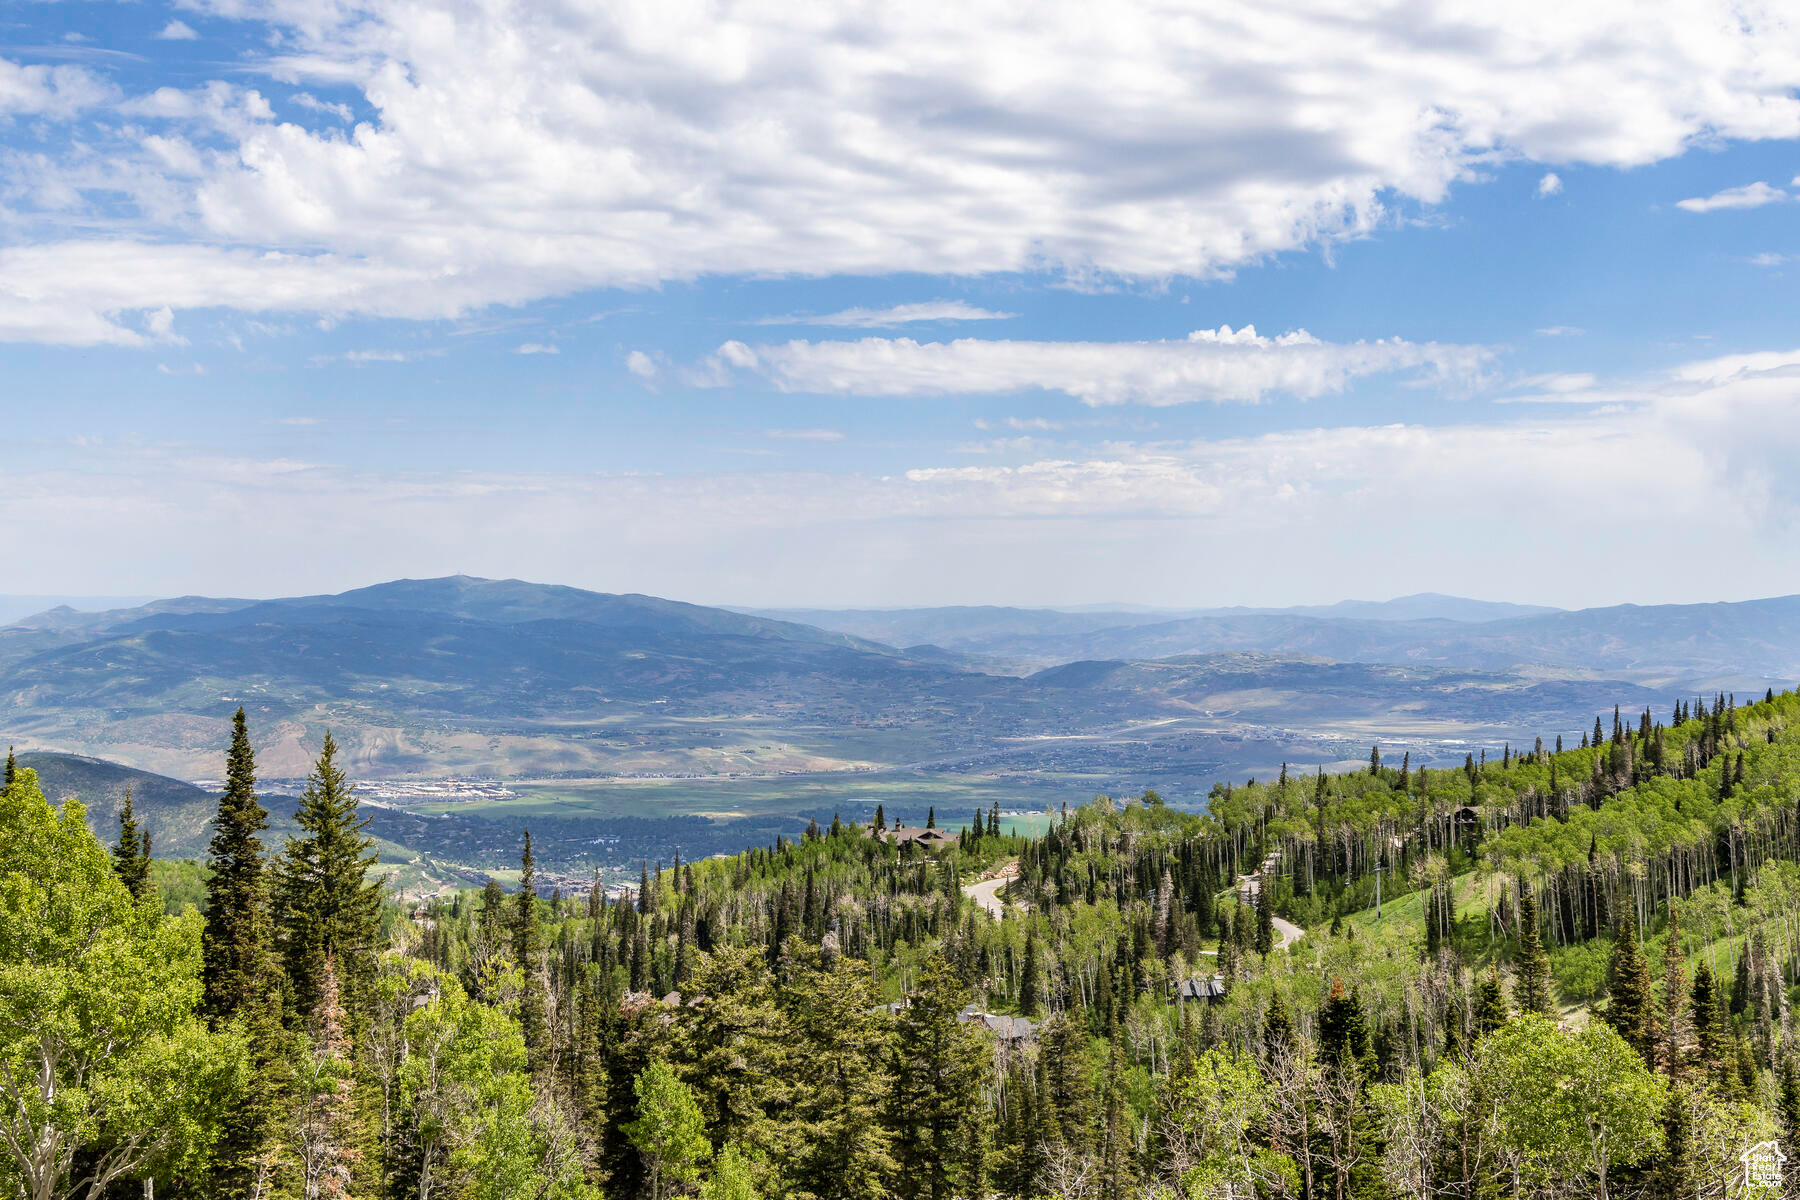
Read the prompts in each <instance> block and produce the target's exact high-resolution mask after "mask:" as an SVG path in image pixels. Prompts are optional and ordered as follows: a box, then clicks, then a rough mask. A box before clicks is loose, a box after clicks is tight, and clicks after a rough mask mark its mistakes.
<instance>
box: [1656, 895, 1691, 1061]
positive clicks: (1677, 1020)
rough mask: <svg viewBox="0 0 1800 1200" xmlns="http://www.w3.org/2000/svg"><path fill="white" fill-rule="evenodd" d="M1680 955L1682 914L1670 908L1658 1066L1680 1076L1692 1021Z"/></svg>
mask: <svg viewBox="0 0 1800 1200" xmlns="http://www.w3.org/2000/svg"><path fill="white" fill-rule="evenodd" d="M1683 963H1684V959H1683V956H1682V953H1681V912H1680V909H1679V907H1678V906H1677V905H1675V904H1673V903H1671V904H1670V905H1669V928H1668V931H1667V939H1666V941H1665V942H1664V945H1663V1007H1662V1051H1661V1055H1660V1058H1659V1061H1658V1063H1657V1065H1658V1066H1659V1067H1660V1068H1661V1069H1662V1071H1663V1072H1664V1073H1665V1074H1667V1075H1679V1074H1680V1073H1681V1067H1682V1062H1681V1059H1682V1053H1683V1050H1682V1048H1683V1045H1684V1043H1685V1042H1686V1040H1687V1033H1688V1028H1689V1024H1690V1022H1689V1021H1688V1016H1687V1006H1688V987H1687V972H1686V970H1685V969H1684V966H1683Z"/></svg>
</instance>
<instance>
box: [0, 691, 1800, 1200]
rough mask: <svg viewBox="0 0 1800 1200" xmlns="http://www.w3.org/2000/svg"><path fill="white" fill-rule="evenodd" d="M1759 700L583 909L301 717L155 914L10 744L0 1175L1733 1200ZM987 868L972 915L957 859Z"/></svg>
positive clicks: (870, 847) (1781, 719) (1765, 935)
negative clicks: (345, 767) (196, 878)
mask: <svg viewBox="0 0 1800 1200" xmlns="http://www.w3.org/2000/svg"><path fill="white" fill-rule="evenodd" d="M1796 716H1800V698H1797V697H1795V696H1794V695H1793V694H1787V693H1784V694H1782V695H1779V696H1777V695H1775V694H1774V693H1773V692H1772V691H1771V692H1770V693H1769V694H1768V695H1766V696H1765V697H1764V699H1763V700H1761V701H1759V702H1756V703H1753V704H1746V705H1738V704H1737V703H1736V702H1735V699H1733V698H1730V697H1725V696H1720V697H1716V698H1713V699H1710V700H1700V701H1694V702H1688V701H1683V702H1681V703H1680V704H1678V705H1677V706H1676V707H1675V708H1674V710H1673V711H1672V712H1671V713H1670V721H1669V722H1668V723H1667V724H1664V723H1661V722H1658V721H1657V720H1655V718H1654V717H1653V716H1652V715H1651V714H1649V713H1641V714H1638V715H1637V717H1636V719H1634V720H1629V721H1628V720H1626V719H1625V718H1624V717H1623V716H1622V715H1620V714H1614V717H1613V722H1612V728H1611V729H1610V731H1609V730H1608V729H1607V728H1606V727H1605V726H1604V724H1602V723H1600V722H1597V724H1596V730H1595V732H1594V734H1593V735H1591V736H1584V737H1583V738H1582V739H1581V741H1582V743H1583V744H1581V745H1578V746H1572V747H1567V748H1565V747H1563V746H1561V745H1560V744H1558V745H1555V746H1554V747H1553V748H1552V747H1545V746H1544V745H1543V744H1542V743H1541V742H1540V743H1538V744H1537V745H1535V746H1533V747H1532V748H1531V749H1529V750H1524V751H1521V752H1517V753H1515V752H1514V750H1513V749H1512V747H1510V746H1507V747H1503V748H1502V749H1501V752H1500V753H1499V754H1498V755H1495V756H1491V757H1490V756H1486V755H1482V756H1480V757H1479V758H1477V757H1476V756H1474V755H1471V756H1470V757H1469V758H1468V759H1467V760H1466V761H1465V763H1464V764H1463V765H1462V766H1461V767H1460V768H1450V769H1444V768H1421V767H1414V766H1413V764H1412V763H1411V760H1410V757H1407V756H1402V761H1401V764H1400V765H1399V766H1398V767H1394V766H1393V765H1391V762H1384V761H1383V759H1382V756H1381V754H1380V748H1379V747H1378V748H1376V749H1375V750H1374V751H1372V752H1371V755H1370V761H1369V764H1368V766H1367V768H1365V769H1360V770H1357V771H1353V772H1344V773H1339V774H1325V773H1322V772H1315V773H1313V774H1312V775H1310V776H1307V775H1302V774H1299V773H1293V774H1290V773H1289V772H1288V771H1287V770H1285V769H1284V770H1283V771H1282V772H1281V773H1280V775H1279V777H1277V778H1276V779H1274V780H1271V781H1268V782H1263V783H1258V782H1256V781H1254V780H1252V781H1249V782H1247V783H1244V784H1234V785H1221V786H1220V787H1218V788H1216V789H1215V791H1214V794H1213V796H1212V797H1211V803H1210V804H1209V808H1208V811H1207V812H1206V813H1203V814H1196V813H1187V812H1180V811H1177V810H1175V809H1173V808H1171V807H1169V806H1168V805H1166V804H1165V803H1163V802H1162V800H1161V798H1160V797H1158V796H1157V795H1156V794H1155V793H1153V792H1148V793H1145V794H1144V795H1143V796H1141V797H1136V798H1132V799H1128V800H1122V801H1116V800H1113V799H1111V798H1107V797H1101V798H1097V799H1096V800H1095V801H1094V802H1093V803H1090V804H1087V805H1084V806H1081V807H1079V808H1076V809H1072V810H1066V811H1065V812H1064V813H1063V814H1062V815H1061V816H1060V818H1059V819H1058V820H1056V821H1055V822H1054V823H1053V825H1052V826H1051V828H1050V829H1049V830H1048V831H1047V832H1046V833H1045V834H1044V835H1042V836H1041V837H1035V838H1025V837H1019V836H1011V835H1004V834H1002V833H1001V831H1000V821H999V814H998V812H997V811H992V810H990V811H989V812H987V813H982V812H979V811H978V812H976V813H974V814H973V815H972V817H971V818H969V819H968V820H967V821H966V823H964V824H962V825H961V826H960V827H959V828H958V829H957V832H956V835H955V837H954V838H953V839H952V840H951V841H950V842H949V844H947V845H946V846H944V847H943V848H942V849H938V850H926V849H922V848H919V847H916V846H911V845H907V844H896V843H894V842H890V841H888V840H887V839H886V838H885V837H879V836H870V835H871V833H872V832H876V831H875V830H873V829H871V828H865V827H863V826H859V825H856V824H850V823H845V822H843V821H841V820H838V819H836V818H834V819H833V820H832V822H831V823H830V825H828V826H822V825H819V824H816V823H815V824H814V825H813V826H812V827H810V828H809V829H808V830H807V831H806V832H805V833H804V834H803V835H802V836H800V837H798V838H795V839H792V840H788V839H785V838H782V839H777V840H776V841H775V842H774V843H773V844H771V845H768V846H763V847H756V848H753V849H749V850H746V851H744V852H742V853H739V854H736V855H733V856H730V857H718V858H712V859H708V860H705V861H701V862H688V863H683V862H680V861H679V860H677V861H675V862H674V863H672V864H666V865H665V864H654V865H653V864H650V863H648V862H646V863H645V864H643V869H642V874H641V877H640V885H639V886H638V887H637V888H636V889H633V890H632V891H631V892H630V893H629V894H627V895H623V896H619V897H613V896H609V895H607V893H606V892H605V891H604V890H603V889H601V888H599V887H597V886H596V887H594V888H592V889H590V890H589V891H588V892H587V893H586V894H585V895H567V896H565V895H563V894H561V893H560V892H556V893H553V894H551V895H549V896H545V895H542V894H541V892H540V889H539V887H538V880H537V876H536V863H535V859H534V856H533V850H532V845H531V840H530V835H529V834H526V835H525V838H524V842H523V845H522V846H521V847H520V881H519V887H518V888H517V889H516V890H514V891H512V892H510V893H509V892H507V891H506V890H504V889H503V888H502V887H501V886H500V885H499V884H498V883H496V882H490V883H489V884H488V886H487V887H486V888H485V889H484V890H482V891H480V892H474V891H464V892H457V893H454V894H448V895H441V896H436V897H430V898H425V899H420V900H414V901H408V902H405V903H402V902H401V901H400V900H399V899H398V898H396V897H394V896H391V895H390V894H389V891H388V888H387V886H386V882H385V880H383V879H382V878H380V877H379V876H378V874H377V865H378V862H377V855H376V853H375V849H374V845H373V842H372V840H371V839H370V837H369V836H368V834H367V832H366V830H365V828H364V826H365V824H366V819H365V818H364V817H363V816H362V815H361V814H360V813H359V812H358V809H357V804H356V799H355V795H354V792H353V791H352V789H351V787H350V785H349V783H348V781H347V780H346V778H345V776H344V774H343V772H342V770H341V769H340V767H339V765H338V763H337V761H336V750H335V746H334V745H333V743H332V742H331V740H330V738H329V737H327V738H326V739H325V742H324V745H323V747H322V749H321V753H320V756H319V758H318V760H317V762H316V763H315V765H314V770H313V772H312V776H311V778H310V780H309V782H308V786H307V788H306V790H305V792H304V794H303V795H302V797H301V799H300V801H299V810H298V812H297V813H296V824H297V826H298V833H297V834H296V835H295V836H293V837H291V838H288V839H286V840H285V842H284V844H283V845H282V846H280V847H271V846H267V845H265V844H264V841H263V837H262V835H263V833H264V832H265V831H266V830H267V827H268V823H267V818H268V814H267V811H266V810H265V809H264V808H263V806H262V804H261V801H260V799H259V798H258V795H257V791H256V775H255V758H254V753H253V751H252V748H251V741H250V736H249V730H248V728H247V725H246V721H245V718H244V715H243V713H242V712H241V711H240V712H239V713H238V714H237V717H236V719H235V722H234V726H233V734H232V739H231V745H230V747H229V750H228V753H227V781H226V785H225V787H224V789H223V794H222V796H221V799H220V804H219V811H218V814H217V816H216V818H215V821H214V825H213V838H212V841H211V843H210V846H209V854H208V860H207V863H206V869H205V871H204V889H205V894H204V902H203V904H202V905H201V906H200V907H199V908H198V909H196V908H193V907H188V908H185V909H184V911H181V912H177V913H173V914H166V913H165V912H164V905H163V904H162V903H161V902H160V900H159V898H158V897H157V895H156V884H155V879H156V876H157V872H156V871H155V870H153V869H152V868H153V866H155V865H156V864H152V862H151V860H150V853H149V847H148V839H149V833H150V831H149V830H148V829H147V828H146V827H145V826H144V825H143V823H142V822H141V821H140V820H139V818H138V815H137V814H136V813H135V812H134V811H133V809H132V808H131V806H130V805H129V803H128V804H127V805H126V807H125V809H124V811H123V813H122V815H121V828H120V831H119V835H118V838H117V840H116V844H115V845H114V846H112V847H110V848H109V847H107V846H105V845H103V844H102V843H100V842H99V841H98V840H97V839H96V838H95V837H94V835H93V834H92V833H91V832H90V831H89V830H88V829H87V826H86V823H85V816H84V814H83V813H82V811H81V809H80V806H79V805H78V804H75V803H73V802H66V803H64V804H63V805H61V806H60V807H58V806H53V805H51V804H50V803H49V802H48V801H47V800H46V799H45V798H44V797H43V796H42V794H41V793H40V792H39V791H38V789H37V787H36V783H35V780H34V778H33V777H32V775H31V773H30V772H28V771H15V770H13V769H12V768H11V766H10V764H9V767H8V771H7V776H6V783H5V791H4V794H3V796H4V800H3V808H0V881H3V882H0V1038H3V1039H4V1043H3V1045H0V1065H3V1066H4V1068H5V1069H4V1070H0V1087H3V1088H4V1092H3V1094H0V1099H3V1100H4V1104H5V1106H6V1107H5V1112H4V1113H3V1114H0V1170H3V1171H4V1173H5V1174H6V1175H7V1182H9V1183H11V1184H12V1185H13V1186H14V1190H15V1192H16V1193H17V1194H18V1195H20V1196H22V1197H29V1198H30V1200H49V1198H50V1197H63V1196H81V1197H88V1196H93V1197H99V1196H112V1195H128V1194H129V1195H135V1194H139V1193H140V1192H141V1193H142V1194H146V1195H148V1194H151V1193H152V1192H153V1191H155V1190H161V1191H162V1192H163V1194H164V1195H165V1196H168V1195H174V1196H189V1195H191V1196H220V1197H232V1198H234V1200H235V1198H237V1197H255V1198H258V1200H261V1198H264V1197H271V1198H272V1197H289V1196H292V1197H304V1198H305V1200H314V1198H315V1197H327V1196H355V1197H367V1198H369V1200H377V1198H380V1200H386V1198H389V1197H393V1198H400V1197H416V1198H418V1200H432V1198H435V1197H443V1198H456V1197H469V1198H483V1200H485V1198H489V1197H493V1198H500V1197H525V1196H532V1197H570V1198H574V1197H595V1198H598V1197H619V1198H625V1197H639V1196H647V1197H653V1198H654V1200H665V1198H667V1197H671V1196H677V1195H700V1196H704V1197H712V1198H715V1200H717V1198H726V1197H730V1198H732V1200H749V1198H753V1197H778V1196H779V1197H787V1196H795V1197H812V1198H819V1200H825V1198H840V1197H841V1198H844V1200H852V1198H857V1200H860V1198H863V1197H871V1198H872V1197H886V1196H897V1197H904V1198H906V1200H913V1198H917V1197H930V1198H931V1200H952V1198H972V1197H978V1196H980V1197H985V1196H994V1195H999V1196H1007V1197H1017V1198H1021V1200H1024V1198H1035V1197H1070V1198H1074V1197H1109V1198H1111V1197H1118V1198H1123V1197H1140V1196H1142V1197H1150V1196H1159V1197H1191V1198H1199V1197H1207V1198H1208V1200H1245V1198H1246V1197H1248V1196H1249V1195H1250V1194H1251V1193H1254V1194H1256V1195H1257V1196H1258V1197H1267V1198H1269V1200H1287V1198H1293V1200H1377V1198H1379V1200H1388V1198H1395V1200H1397V1198H1399V1197H1402V1196H1405V1197H1419V1198H1420V1200H1424V1198H1426V1197H1436V1196H1443V1195H1457V1196H1462V1197H1465V1198H1466V1200H1475V1197H1477V1196H1478V1195H1479V1196H1480V1197H1484V1198H1487V1197H1495V1198H1497V1197H1501V1196H1512V1197H1515V1198H1519V1200H1523V1198H1524V1197H1527V1196H1531V1197H1550V1196H1553V1195H1554V1196H1561V1195H1564V1194H1566V1193H1568V1192H1571V1191H1573V1190H1575V1189H1587V1190H1589V1191H1592V1192H1593V1193H1594V1194H1596V1195H1598V1196H1601V1197H1610V1196H1611V1195H1612V1194H1613V1193H1614V1192H1618V1193H1620V1194H1626V1193H1630V1194H1633V1195H1638V1194H1642V1195H1647V1196H1655V1197H1659V1198H1660V1197H1667V1200H1681V1198H1683V1197H1703V1196H1705V1197H1710V1196H1714V1195H1723V1194H1724V1193H1726V1192H1732V1194H1733V1195H1735V1194H1736V1192H1735V1191H1733V1186H1734V1185H1733V1184H1732V1183H1731V1178H1732V1172H1733V1171H1736V1170H1741V1164H1739V1163H1738V1162H1737V1158H1736V1155H1737V1154H1738V1152H1739V1151H1740V1150H1741V1149H1742V1148H1743V1144H1749V1143H1750V1142H1753V1141H1758V1140H1763V1139H1765V1138H1784V1139H1791V1138H1792V1137H1793V1135H1794V1134H1795V1133H1796V1132H1800V1130H1797V1129H1796V1124H1797V1122H1800V1067H1797V1066H1796V1062H1797V1060H1796V1056H1795V1050H1794V1030H1793V1027H1792V1024H1793V1023H1792V1015H1791V1001H1792V999H1793V984H1794V980H1795V971H1796V968H1797V966H1800V943H1797V942H1796V940H1795V937H1796V933H1797V932H1800V931H1796V930H1795V928H1794V927H1793V918H1792V917H1791V916H1790V915H1789V914H1791V913H1793V912H1796V911H1800V761H1796V758H1795V755H1796V754H1797V753H1800V724H1796V722H1795V720H1794V718H1795V717H1796ZM881 823H882V824H885V822H881ZM931 823H932V824H933V825H936V824H938V821H937V819H936V814H935V813H934V820H933V821H932V822H931ZM1002 868H1005V871H1006V874H1007V875H1008V877H1010V878H1011V882H1010V884H1009V886H1008V887H1007V889H1006V893H1005V895H1006V898H1007V900H1008V914H1007V916H1006V918H1005V919H1004V920H998V921H996V920H993V919H991V918H990V917H989V916H988V915H987V914H986V913H985V912H984V911H982V910H981V909H980V908H979V906H977V905H975V904H974V903H973V902H971V901H970V900H969V899H968V898H967V897H966V896H965V894H964V892H963V888H964V887H965V886H966V885H967V884H968V883H970V882H971V881H973V880H974V879H976V878H978V877H980V876H982V875H993V874H995V873H997V872H1000V871H1001V869H1002ZM1378 873H1379V875H1380V877H1381V879H1382V880H1383V881H1384V883H1385V887H1386V892H1385V896H1384V907H1383V912H1382V915H1381V916H1380V917H1379V918H1377V917H1376V916H1375V915H1374V913H1373V911H1372V909H1371V903H1372V899H1373V897H1372V892H1373V888H1374V886H1375V884H1376V882H1377V874H1378ZM1277 918H1281V919H1284V920H1289V921H1292V922H1294V923H1296V924H1299V925H1302V926H1305V927H1306V936H1305V937H1304V938H1303V939H1302V940H1301V941H1300V942H1298V943H1297V944H1295V945H1294V946H1293V947H1292V948H1291V949H1289V950H1287V951H1285V952H1284V951H1280V950H1277V949H1276V942H1277V938H1276V935H1275V930H1274V926H1275V922H1276V920H1277ZM1590 960H1591V961H1592V962H1593V963H1594V964H1595V965H1594V966H1593V967H1592V968H1589V967H1588V966H1587V965H1586V964H1588V963H1589V962H1590ZM1588 970H1591V971H1592V973H1593V974H1594V975H1595V976H1596V981H1595V982H1594V983H1593V984H1592V985H1591V987H1590V986H1588V985H1585V984H1583V983H1582V979H1583V978H1584V975H1583V972H1584V971H1588ZM1584 988H1586V989H1587V990H1586V991H1585V992H1584V991H1583V989H1584ZM1590 993H1591V994H1590ZM1597 997H1604V998H1603V999H1600V1000H1598V1001H1597V1002H1594V1003H1591V1004H1590V1003H1589V1001H1590V1000H1595V999H1596V998H1597ZM1590 1016H1591V1017H1592V1019H1588V1018H1589V1017H1590ZM1740 1143H1742V1144H1740ZM1738 1190H1740V1191H1741V1190H1742V1189H1741V1188H1739V1189H1738Z"/></svg>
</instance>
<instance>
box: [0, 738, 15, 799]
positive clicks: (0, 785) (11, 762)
mask: <svg viewBox="0 0 1800 1200" xmlns="http://www.w3.org/2000/svg"><path fill="white" fill-rule="evenodd" d="M18 777H19V763H18V760H17V759H15V758H14V757H13V748H12V747H11V746H8V747H7V748H6V774H5V775H4V776H0V791H4V790H5V789H7V788H9V787H11V786H12V785H13V781H14V780H15V779H17V778H18Z"/></svg>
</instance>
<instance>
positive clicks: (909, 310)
mask: <svg viewBox="0 0 1800 1200" xmlns="http://www.w3.org/2000/svg"><path fill="white" fill-rule="evenodd" d="M1018 315H1019V314H1017V313H1009V312H994V311H993V310H992V309H986V308H980V307H977V306H976V305H973V304H969V303H966V302H965V301H962V300H927V301H924V302H923V303H919V304H896V305H894V306H893V307H892V308H846V309H844V310H843V311H842V312H834V313H828V314H827V315H825V316H821V317H813V316H789V317H765V318H763V319H762V320H761V321H758V322H757V324H759V325H830V326H833V327H836V328H842V329H892V328H893V327H894V326H896V325H909V324H913V323H915V322H921V321H1009V320H1011V319H1012V318H1014V317H1016V316H1018Z"/></svg>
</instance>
